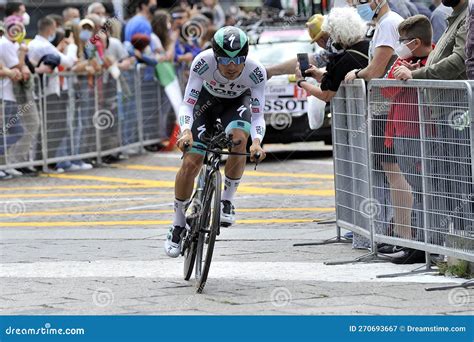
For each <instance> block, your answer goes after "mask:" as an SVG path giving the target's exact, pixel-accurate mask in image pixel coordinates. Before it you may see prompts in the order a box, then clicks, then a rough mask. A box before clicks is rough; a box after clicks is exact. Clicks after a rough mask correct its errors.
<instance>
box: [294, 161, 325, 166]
mask: <svg viewBox="0 0 474 342" xmlns="http://www.w3.org/2000/svg"><path fill="white" fill-rule="evenodd" d="M292 162H296V163H302V164H312V165H327V166H333V165H334V162H332V161H323V160H305V159H293V160H292Z"/></svg>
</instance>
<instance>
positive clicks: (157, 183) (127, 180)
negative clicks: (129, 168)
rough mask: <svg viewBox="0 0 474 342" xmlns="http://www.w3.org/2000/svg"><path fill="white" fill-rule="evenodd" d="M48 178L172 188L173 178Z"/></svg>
mask: <svg viewBox="0 0 474 342" xmlns="http://www.w3.org/2000/svg"><path fill="white" fill-rule="evenodd" d="M47 177H49V178H59V179H73V180H74V179H75V180H88V181H98V182H111V183H123V184H136V185H148V186H155V187H159V188H165V187H167V188H172V187H174V180H172V181H160V180H151V179H133V178H121V177H104V176H92V175H90V176H89V175H48V176H47Z"/></svg>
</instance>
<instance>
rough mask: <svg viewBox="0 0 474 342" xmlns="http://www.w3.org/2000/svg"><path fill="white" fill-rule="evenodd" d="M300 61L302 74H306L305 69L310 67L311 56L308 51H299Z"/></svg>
mask: <svg viewBox="0 0 474 342" xmlns="http://www.w3.org/2000/svg"><path fill="white" fill-rule="evenodd" d="M296 56H297V58H298V63H299V64H300V70H301V75H303V77H305V76H306V73H305V71H306V70H308V69H309V57H308V54H307V53H298V54H297V55H296Z"/></svg>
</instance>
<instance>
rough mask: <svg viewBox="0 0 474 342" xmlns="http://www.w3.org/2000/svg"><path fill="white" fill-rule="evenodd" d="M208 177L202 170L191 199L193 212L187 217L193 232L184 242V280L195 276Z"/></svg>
mask: <svg viewBox="0 0 474 342" xmlns="http://www.w3.org/2000/svg"><path fill="white" fill-rule="evenodd" d="M205 175H206V171H205V168H203V169H202V170H201V173H200V174H199V177H198V181H197V185H196V190H195V192H194V195H193V197H192V199H191V202H190V203H191V204H190V205H191V208H190V209H191V212H190V214H189V215H188V216H187V217H186V223H187V224H188V225H189V226H190V227H191V230H190V231H189V232H188V235H187V236H186V240H185V242H184V246H183V248H184V251H183V255H184V267H183V275H184V280H189V279H190V278H191V275H192V274H193V269H194V263H195V260H196V250H197V243H198V236H199V233H198V232H199V226H198V225H199V224H200V223H199V221H200V219H199V217H200V216H202V215H203V205H202V203H203V191H202V186H203V184H204V177H205Z"/></svg>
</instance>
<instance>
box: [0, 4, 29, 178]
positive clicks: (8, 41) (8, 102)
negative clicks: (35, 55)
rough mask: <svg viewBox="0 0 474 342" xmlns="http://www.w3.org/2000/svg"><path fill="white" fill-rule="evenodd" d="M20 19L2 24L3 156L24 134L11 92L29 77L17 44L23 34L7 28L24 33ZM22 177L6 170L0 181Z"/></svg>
mask: <svg viewBox="0 0 474 342" xmlns="http://www.w3.org/2000/svg"><path fill="white" fill-rule="evenodd" d="M23 7H24V6H23ZM21 19H22V17H18V16H9V17H7V18H6V19H5V23H4V24H5V29H6V32H7V34H5V35H4V36H2V38H1V39H0V64H1V65H2V74H3V75H5V76H7V77H5V78H3V80H2V90H3V91H2V92H0V98H1V99H2V105H3V111H2V112H4V113H5V114H4V115H5V117H4V118H3V121H2V122H5V127H3V134H4V135H3V136H2V139H0V140H1V141H0V155H3V154H4V153H5V151H6V150H8V149H11V148H12V146H13V145H14V144H15V143H16V142H17V141H19V140H20V139H21V138H22V136H23V134H24V128H23V126H22V113H21V112H19V111H18V110H17V108H18V107H17V100H16V97H15V94H14V92H13V83H14V82H18V81H20V80H22V79H24V78H27V77H29V71H28V72H26V70H25V69H24V67H23V64H22V60H23V61H24V49H23V48H22V49H20V45H19V44H18V42H17V40H18V38H19V37H21V38H22V37H24V34H23V35H22V34H18V33H17V34H14V35H12V34H11V33H13V32H12V30H9V26H10V25H11V26H16V27H17V28H18V27H21V28H22V30H23V31H24V26H23V25H22V24H21ZM4 136H6V139H4V138H3V137H4ZM4 140H6V146H5V145H4V144H5V142H4ZM10 162H11V161H10V160H7V163H10ZM13 162H14V161H13ZM22 175H23V174H22V173H21V172H20V171H18V170H15V169H8V170H5V172H1V173H0V179H5V178H8V177H11V176H22Z"/></svg>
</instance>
